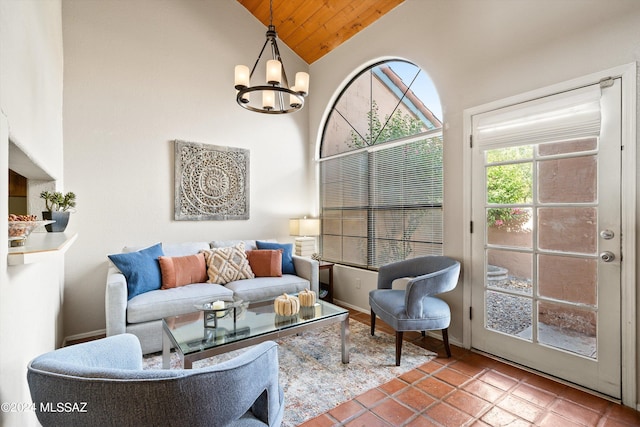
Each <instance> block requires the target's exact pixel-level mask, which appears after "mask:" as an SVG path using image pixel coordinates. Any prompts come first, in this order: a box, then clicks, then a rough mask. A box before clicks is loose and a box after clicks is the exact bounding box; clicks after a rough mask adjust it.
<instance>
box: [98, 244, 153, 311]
mask: <svg viewBox="0 0 640 427" xmlns="http://www.w3.org/2000/svg"><path fill="white" fill-rule="evenodd" d="M162 255H164V252H163V251H162V244H161V243H157V244H155V245H153V246H150V247H148V248H145V249H141V250H139V251H136V252H128V253H121V254H113V255H109V259H110V260H111V262H113V263H114V264H115V266H116V267H118V269H119V270H120V272H121V273H122V274H124V277H126V278H127V292H128V294H127V299H131V298H134V297H135V296H137V295H140V294H143V293H145V292H149V291H153V290H155V289H160V286H161V284H162V279H161V276H160V265H159V264H158V257H160V256H162Z"/></svg>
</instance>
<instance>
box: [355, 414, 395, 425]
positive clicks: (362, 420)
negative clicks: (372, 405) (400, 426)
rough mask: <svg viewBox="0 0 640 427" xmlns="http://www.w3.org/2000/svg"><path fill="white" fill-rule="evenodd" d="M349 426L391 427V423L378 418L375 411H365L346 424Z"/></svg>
mask: <svg viewBox="0 0 640 427" xmlns="http://www.w3.org/2000/svg"><path fill="white" fill-rule="evenodd" d="M345 425H346V426H347V427H390V426H391V424H389V423H388V422H386V421H384V420H382V419H380V418H378V417H377V416H376V415H375V414H374V413H373V412H369V411H367V412H365V413H364V414H362V415H360V416H358V417H357V418H356V419H354V420H351V421H349V422H348V423H347V424H345Z"/></svg>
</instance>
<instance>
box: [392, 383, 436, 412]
mask: <svg viewBox="0 0 640 427" xmlns="http://www.w3.org/2000/svg"><path fill="white" fill-rule="evenodd" d="M395 398H396V399H397V400H399V401H400V402H402V403H404V404H405V405H407V406H410V407H412V408H414V409H415V410H417V411H422V410H424V409H426V408H427V407H429V405H431V404H432V403H433V402H435V400H434V399H433V398H432V397H431V396H429V395H428V394H426V393H424V392H423V391H420V390H419V389H418V388H416V387H409V388H407V389H406V390H404V391H402V392H400V394H398V395H397V396H396V397H395Z"/></svg>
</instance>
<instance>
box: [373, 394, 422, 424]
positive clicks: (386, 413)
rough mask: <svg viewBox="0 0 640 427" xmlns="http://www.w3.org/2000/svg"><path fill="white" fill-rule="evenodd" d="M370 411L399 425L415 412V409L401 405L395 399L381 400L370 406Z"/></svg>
mask: <svg viewBox="0 0 640 427" xmlns="http://www.w3.org/2000/svg"><path fill="white" fill-rule="evenodd" d="M371 412H373V413H375V414H376V415H378V416H379V417H380V418H382V419H384V420H385V421H387V422H389V423H391V424H393V425H395V426H398V425H401V424H402V423H404V422H405V421H407V420H408V419H409V418H411V417H412V416H414V415H415V414H416V413H415V411H413V410H411V409H409V408H407V407H406V406H404V405H401V404H400V403H398V401H396V400H395V399H387V400H385V401H383V402H382V403H381V404H379V405H377V406H376V407H374V408H372V409H371Z"/></svg>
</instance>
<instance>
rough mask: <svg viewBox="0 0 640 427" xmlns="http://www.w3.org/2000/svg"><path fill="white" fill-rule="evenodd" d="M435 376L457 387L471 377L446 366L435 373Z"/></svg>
mask: <svg viewBox="0 0 640 427" xmlns="http://www.w3.org/2000/svg"><path fill="white" fill-rule="evenodd" d="M433 376H434V377H436V378H438V379H441V380H442V381H445V382H447V383H449V384H451V385H452V386H455V387H459V386H461V385H462V384H464V383H465V382H467V381H469V380H470V379H471V377H470V376H468V375H465V374H462V373H460V372H457V371H454V370H453V369H451V368H446V369H443V370H441V371H438V372H436V373H435V374H433Z"/></svg>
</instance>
